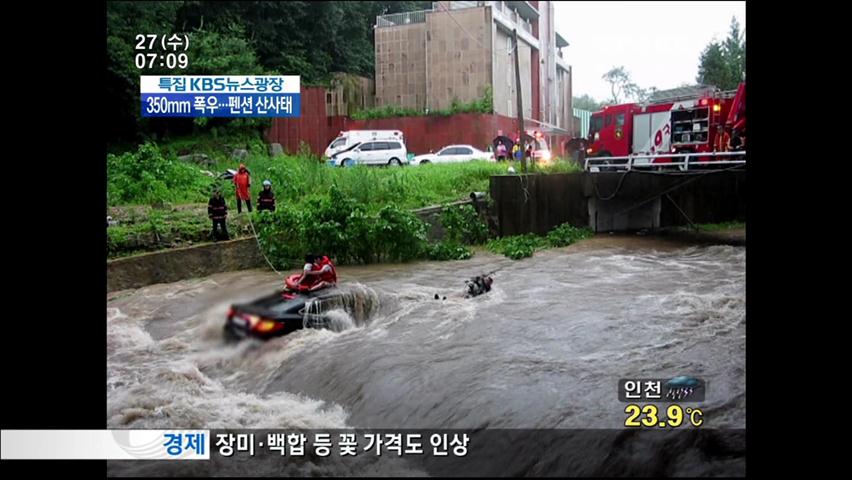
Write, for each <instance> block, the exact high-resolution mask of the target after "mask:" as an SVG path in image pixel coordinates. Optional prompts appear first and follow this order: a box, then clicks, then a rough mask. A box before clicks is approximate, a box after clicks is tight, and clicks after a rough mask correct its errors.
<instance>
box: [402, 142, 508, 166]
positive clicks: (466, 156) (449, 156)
mask: <svg viewBox="0 0 852 480" xmlns="http://www.w3.org/2000/svg"><path fill="white" fill-rule="evenodd" d="M471 160H488V161H490V162H493V161H494V154H493V153H492V152H484V151H482V150H479V149H478V148H475V147H472V146H470V145H448V146H446V147H444V148H442V149H441V150H439V151H438V153H428V154H426V155H418V156H416V157H414V160H412V162H411V164H412V165H423V164H427V163H457V162H469V161H471Z"/></svg>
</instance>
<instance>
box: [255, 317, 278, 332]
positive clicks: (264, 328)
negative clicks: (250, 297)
mask: <svg viewBox="0 0 852 480" xmlns="http://www.w3.org/2000/svg"><path fill="white" fill-rule="evenodd" d="M278 325H279V324H278V323H276V322H273V321H272V320H261V321H260V322H258V324H257V326H256V327H255V329H256V330H257V331H258V332H271V331H272V330H275V327H277V326H278Z"/></svg>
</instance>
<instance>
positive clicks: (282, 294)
mask: <svg viewBox="0 0 852 480" xmlns="http://www.w3.org/2000/svg"><path fill="white" fill-rule="evenodd" d="M340 295H341V293H340V292H339V290H338V289H337V288H330V289H323V290H320V291H317V292H290V291H287V290H283V291H282V290H279V291H277V292H275V293H272V294H271V295H267V296H264V297H261V298H258V299H257V300H255V301H253V302H251V303H241V304H234V305H231V308H230V309H229V310H228V319H227V321H226V323H225V336H226V338H229V339H241V338H247V337H254V338H260V339H264V340H266V339H269V338H272V337H280V336H282V335H286V334H288V333H290V332H293V331H296V330H301V329H303V328H306V327H322V326H323V317H322V314H321V312H322V311H323V305H324V304H326V303H327V301H330V300H334V299H336V298H338V297H339V296H340Z"/></svg>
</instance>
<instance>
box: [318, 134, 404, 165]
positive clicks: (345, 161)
mask: <svg viewBox="0 0 852 480" xmlns="http://www.w3.org/2000/svg"><path fill="white" fill-rule="evenodd" d="M407 163H408V151H407V150H406V148H405V144H404V143H403V142H401V141H396V140H394V141H381V142H379V141H375V142H374V141H370V142H363V143H360V144H358V145H356V146H354V147H353V148H352V149H350V150H346V151H343V152H339V153H337V154H334V155H332V156H331V158H330V159H329V160H328V164H329V165H331V166H336V167H348V166H353V165H388V166H391V167H399V166H402V165H405V164H407Z"/></svg>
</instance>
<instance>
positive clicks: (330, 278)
mask: <svg viewBox="0 0 852 480" xmlns="http://www.w3.org/2000/svg"><path fill="white" fill-rule="evenodd" d="M326 265H328V266H329V267H331V271H328V272H323V273H321V274H320V276H319V277H320V280H321V281H323V282H329V283H337V270H335V269H334V264H333V263H331V260H329V259H328V257H322V260H320V264H319V268H324V267H325V266H326Z"/></svg>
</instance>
